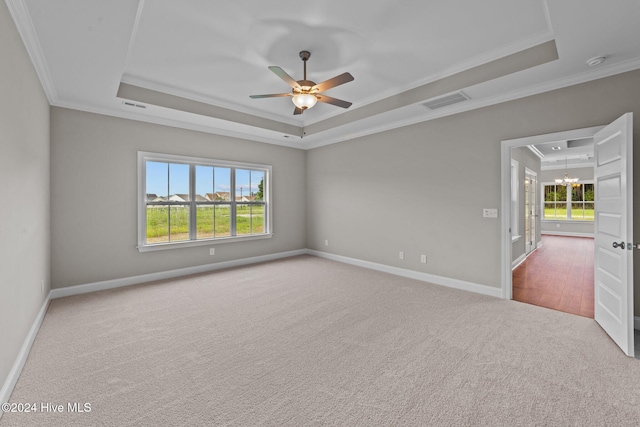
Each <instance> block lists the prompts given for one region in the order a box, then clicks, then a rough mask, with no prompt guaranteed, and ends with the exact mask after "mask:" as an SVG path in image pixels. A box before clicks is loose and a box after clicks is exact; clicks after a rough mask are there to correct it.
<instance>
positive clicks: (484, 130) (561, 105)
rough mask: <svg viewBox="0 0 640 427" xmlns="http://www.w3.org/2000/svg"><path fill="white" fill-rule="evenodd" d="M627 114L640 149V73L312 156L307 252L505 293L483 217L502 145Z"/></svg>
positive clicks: (491, 224) (490, 222)
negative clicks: (401, 253)
mask: <svg viewBox="0 0 640 427" xmlns="http://www.w3.org/2000/svg"><path fill="white" fill-rule="evenodd" d="M626 112H634V137H635V140H636V141H638V140H640V133H639V131H640V71H633V72H629V73H625V74H620V75H617V76H614V77H610V78H605V79H600V80H597V81H593V82H588V83H584V84H580V85H575V86H572V87H568V88H564V89H560V90H555V91H551V92H547V93H543V94H539V95H535V96H530V97H527V98H523V99H518V100H515V101H510V102H506V103H503V104H498V105H494V106H490V107H486V108H481V109H478V110H474V111H470V112H466V113H461V114H457V115H454V116H450V117H444V118H440V119H436V120H432V121H429V122H425V123H419V124H415V125H412V126H407V127H404V128H401V129H395V130H391V131H388V132H385V133H380V134H376V135H372V136H367V137H362V138H359V139H355V140H351V141H348V142H344V143H340V144H334V145H329V146H325V147H320V148H317V149H314V150H310V151H309V152H308V155H307V169H308V175H307V210H308V218H309V219H308V227H307V235H308V238H307V246H308V247H309V248H311V249H316V250H322V251H327V252H330V253H335V254H339V255H343V256H348V257H353V258H358V259H362V260H367V261H372V262H377V263H382V264H386V265H391V266H396V267H401V268H407V269H411V270H416V271H425V272H428V273H432V274H436V275H440V276H445V277H449V278H455V279H461V280H467V281H471V282H475V283H479V284H483V285H488V286H493V287H496V288H499V287H500V286H501V284H500V264H501V259H500V223H499V220H498V219H487V218H482V208H485V207H489V208H490V207H493V208H497V207H499V206H500V146H501V141H502V140H507V139H515V138H521V137H525V136H532V135H540V134H546V133H552V132H560V131H566V130H572V129H579V128H586V127H590V126H597V125H603V124H608V123H610V122H612V121H613V120H615V119H616V118H618V117H619V116H621V115H622V114H624V113H626ZM639 151H640V150H635V155H634V156H635V157H634V158H635V160H636V164H640V163H639V159H640V157H638V152H639ZM639 175H640V174H639V173H636V174H635V179H634V183H635V187H634V188H635V189H636V195H637V196H636V197H635V200H638V201H640V197H638V195H640V194H639V192H640V179H639V178H640V176H639ZM635 208H636V209H635V212H639V211H638V206H637V205H636V206H635ZM636 217H637V216H636ZM639 232H640V227H636V233H635V234H636V240H638V239H637V237H638V236H640V233H639ZM325 239H329V243H330V244H329V246H324V240H325ZM401 250H402V251H404V252H405V254H406V258H405V260H404V261H401V260H399V259H398V251H401ZM420 254H427V256H428V263H427V264H426V265H425V264H420V262H419V261H420ZM639 258H640V257H636V259H639ZM638 266H640V264H638ZM636 271H640V269H636ZM638 279H640V274H636V284H638V283H639V282H638ZM639 293H640V292H636V295H638V294H639ZM636 306H638V304H636Z"/></svg>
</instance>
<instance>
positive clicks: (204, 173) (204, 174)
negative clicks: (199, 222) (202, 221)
mask: <svg viewBox="0 0 640 427" xmlns="http://www.w3.org/2000/svg"><path fill="white" fill-rule="evenodd" d="M213 193H214V191H213V166H196V202H208V201H212V200H213ZM198 212H199V211H198ZM198 227H199V226H198Z"/></svg>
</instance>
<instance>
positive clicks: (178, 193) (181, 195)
mask: <svg viewBox="0 0 640 427" xmlns="http://www.w3.org/2000/svg"><path fill="white" fill-rule="evenodd" d="M169 201H171V202H188V201H189V165H181V164H176V163H170V164H169ZM172 240H173V239H172Z"/></svg>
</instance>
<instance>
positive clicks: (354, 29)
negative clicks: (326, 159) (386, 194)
mask: <svg viewBox="0 0 640 427" xmlns="http://www.w3.org/2000/svg"><path fill="white" fill-rule="evenodd" d="M7 4H8V5H9V7H10V10H11V12H12V14H13V16H14V19H15V20H16V23H17V25H18V28H19V30H20V32H21V34H22V36H23V38H24V39H25V42H26V45H27V48H28V50H29V53H30V55H31V56H32V59H33V60H34V64H35V65H36V69H37V71H38V74H39V75H40V78H41V80H42V81H43V84H44V86H45V90H46V91H47V95H48V96H49V99H50V101H51V103H52V104H53V105H59V106H65V107H70V108H77V109H82V110H87V111H95V112H100V113H104V114H111V115H116V116H122V117H129V118H133V119H138V120H145V121H151V122H157V123H166V124H170V125H175V126H181V127H187V128H193V129H198V130H203V131H206V132H212V133H219V134H224V135H232V136H239V137H243V138H250V139H254V140H258V141H264V142H270V143H276V144H283V145H290V146H297V147H301V148H309V147H313V146H319V145H323V144H326V143H332V142H339V141H342V140H346V139H349V138H353V137H356V136H359V135H366V134H369V133H373V132H377V131H381V130H385V129H390V128H393V127H397V126H401V125H405V124H409V123H415V122H419V121H424V120H429V119H432V118H435V117H440V116H443V115H447V114H453V113H455V112H458V111H463V110H468V109H472V108H477V107H481V106H484V105H489V104H491V103H495V102H501V101H504V100H508V99H514V98H517V97H521V96H526V95H529V94H533V93H539V92H543V91H546V90H552V89H555V88H558V87H563V86H567V85H570V84H575V83H579V82H583V81H588V80H591V79H595V78H599V77H604V76H607V75H612V74H616V73H620V72H624V71H628V70H632V69H636V68H640V44H639V43H637V41H638V40H640V25H638V24H639V22H638V20H639V18H640V2H639V1H637V0H608V1H606V2H605V1H602V0H562V1H549V2H547V1H545V0H484V1H481V2H480V1H477V0H458V1H455V2H454V1H450V0H430V1H422V2H420V1H415V0H393V1H389V0H378V1H375V2H370V1H364V0H350V1H343V2H337V1H316V2H300V1H293V0H284V1H278V2H265V1H259V0H252V1H248V0H236V1H233V2H223V1H210V0H183V1H175V0H146V1H145V0H141V1H134V0H111V1H102V0H7ZM549 41H553V42H555V46H556V47H557V56H558V59H555V58H554V59H555V60H551V61H543V62H545V63H542V62H541V63H540V65H535V64H534V65H535V66H531V67H530V68H528V69H522V70H519V71H516V72H510V73H504V74H503V75H501V76H498V77H495V76H494V77H491V78H487V79H485V80H483V81H479V82H475V83H473V84H467V85H466V86H463V87H456V88H455V89H456V90H463V91H464V93H465V94H467V95H468V96H469V97H470V98H471V99H470V100H469V101H466V102H463V103H460V104H455V105H452V106H450V107H445V108H443V109H440V110H434V111H431V110H428V109H426V108H424V107H423V106H421V105H420V103H421V102H423V101H426V100H427V99H417V100H416V99H413V98H411V91H410V89H413V88H419V87H421V86H423V85H426V84H429V83H433V82H438V81H439V80H440V79H444V78H447V77H450V76H452V75H455V74H456V73H460V72H463V71H465V70H469V69H473V68H474V67H479V66H482V65H483V64H487V63H490V62H491V61H495V60H499V59H500V58H504V57H508V56H509V55H512V54H517V53H518V52H521V51H524V50H526V49H528V48H533V47H535V46H539V45H541V44H543V43H545V42H549ZM301 50H309V51H310V52H311V58H310V60H309V61H308V63H307V74H308V76H307V77H308V78H309V79H310V80H314V81H315V82H318V83H319V82H321V81H323V80H326V79H328V78H331V77H333V76H336V75H338V74H341V73H343V72H346V71H348V72H350V73H351V74H352V75H353V76H354V77H355V80H354V81H353V82H350V83H347V84H344V85H342V86H339V87H336V88H333V89H330V90H329V91H327V94H328V95H330V96H332V97H335V98H339V99H344V100H347V101H350V102H352V103H353V105H352V106H351V108H349V109H348V110H343V109H341V108H338V107H335V106H332V105H326V104H320V103H318V104H317V105H316V106H315V107H314V108H312V109H310V110H308V111H306V112H305V113H304V114H302V115H300V116H293V115H292V112H293V104H292V103H291V100H290V98H288V97H287V98H272V99H250V98H249V95H252V94H263V93H279V92H288V91H290V88H289V87H288V86H287V85H286V83H285V82H284V81H282V80H280V79H279V78H278V77H277V76H276V75H275V74H273V73H272V72H270V71H269V70H268V69H267V66H269V65H278V66H280V67H282V68H283V69H284V70H285V71H287V72H288V73H289V74H290V75H291V76H292V77H294V79H296V80H299V79H302V61H301V60H300V58H299V57H298V52H299V51H301ZM600 55H603V56H607V61H606V62H605V63H603V64H602V65H599V66H597V67H592V68H591V67H588V66H587V65H586V63H585V61H586V60H587V59H589V58H591V57H593V56H600ZM121 82H123V83H126V84H129V85H133V86H136V87H140V88H145V89H150V90H152V91H154V92H155V93H156V95H157V94H158V93H159V94H167V95H173V96H176V97H179V98H180V99H185V100H187V101H189V100H191V101H199V102H200V103H204V104H210V105H211V106H215V107H220V109H219V110H217V111H226V112H229V113H231V114H234V115H235V116H236V117H238V120H235V119H233V118H232V119H230V118H229V117H230V115H229V114H226V115H220V114H218V113H212V114H203V113H201V114H195V113H193V112H186V111H194V110H189V109H188V108H185V109H183V110H185V111H179V110H178V109H177V108H176V107H173V106H171V108H168V107H167V105H168V104H163V103H162V102H158V103H156V104H155V105H154V104H152V103H149V102H144V100H141V99H135V100H134V101H139V104H142V105H144V106H145V107H146V108H144V109H142V108H138V107H131V106H127V105H124V104H123V100H122V99H119V98H117V96H116V94H117V93H118V87H119V86H120V84H121ZM401 93H402V95H401V96H399V97H398V96H397V95H398V94H401ZM394 96H396V98H393V97H394ZM155 99H157V97H156V98H155ZM385 101H386V102H385ZM375 102H378V104H379V105H380V106H381V107H380V108H373V107H372V106H373V105H374V103H375ZM173 105H175V104H173ZM382 106H384V108H382ZM353 111H359V113H352V112H353ZM345 113H348V114H345ZM340 115H344V116H343V117H344V119H340V118H338V116H340ZM256 117H257V118H261V119H267V121H273V122H277V123H280V124H282V126H287V127H288V128H287V129H298V128H299V129H301V130H303V129H312V128H313V127H314V126H315V129H317V130H316V131H315V132H313V134H312V135H309V136H305V137H304V138H302V139H300V138H295V137H292V136H293V135H296V134H298V132H297V131H285V132H282V131H280V130H279V129H278V128H277V126H262V125H259V124H256V123H258V122H256V120H255V118H256ZM347 117H348V119H347ZM300 134H301V132H300Z"/></svg>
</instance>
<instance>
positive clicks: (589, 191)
mask: <svg viewBox="0 0 640 427" xmlns="http://www.w3.org/2000/svg"><path fill="white" fill-rule="evenodd" d="M593 196H594V193H593V184H584V200H585V201H587V202H593V201H594V200H595V199H594V197H593Z"/></svg>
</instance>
